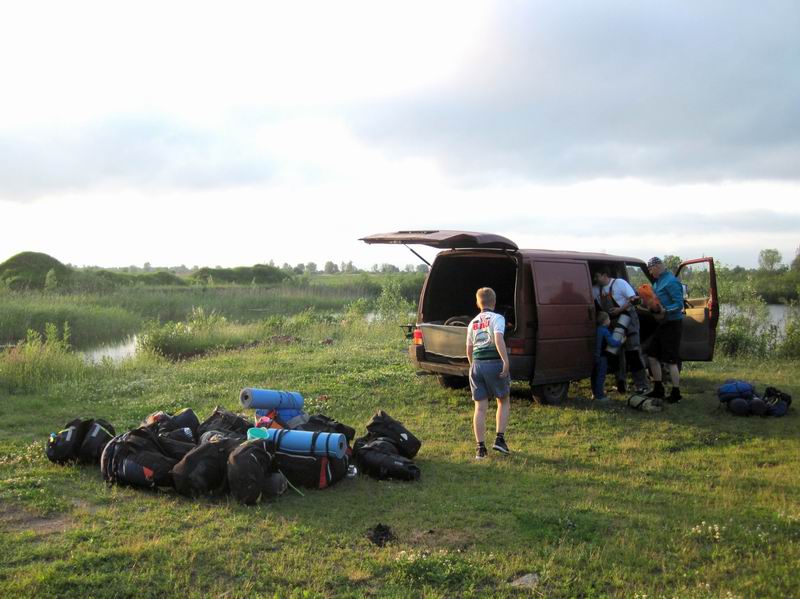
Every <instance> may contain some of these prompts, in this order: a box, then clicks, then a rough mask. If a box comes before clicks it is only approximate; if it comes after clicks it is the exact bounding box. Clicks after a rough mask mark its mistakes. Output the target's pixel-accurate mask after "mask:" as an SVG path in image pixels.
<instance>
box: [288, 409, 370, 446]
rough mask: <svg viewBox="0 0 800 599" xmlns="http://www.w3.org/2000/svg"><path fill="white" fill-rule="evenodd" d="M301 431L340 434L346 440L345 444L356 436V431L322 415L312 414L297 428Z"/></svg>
mask: <svg viewBox="0 0 800 599" xmlns="http://www.w3.org/2000/svg"><path fill="white" fill-rule="evenodd" d="M297 430H301V431H317V432H321V433H341V434H342V435H344V436H345V437H346V438H347V443H348V444H350V443H352V442H353V439H355V436H356V429H354V428H353V427H351V426H347V425H346V424H342V423H341V422H337V421H336V420H334V419H333V418H330V417H328V416H325V415H324V414H313V415H312V416H309V417H308V421H307V422H306V423H305V424H301V425H300V426H298V427H297Z"/></svg>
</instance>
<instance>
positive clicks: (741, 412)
mask: <svg viewBox="0 0 800 599" xmlns="http://www.w3.org/2000/svg"><path fill="white" fill-rule="evenodd" d="M717 397H718V398H719V401H720V405H721V406H725V407H726V408H727V409H728V411H729V412H731V413H732V414H736V415H737V416H750V415H753V416H785V415H786V413H787V412H788V411H789V406H790V405H792V396H791V395H789V394H788V393H784V392H783V391H780V390H779V389H776V388H775V387H767V388H766V389H765V390H764V393H763V394H761V395H759V394H757V393H756V388H755V386H753V384H752V383H749V382H747V381H742V380H738V379H729V380H727V381H725V382H724V383H723V384H722V385H720V386H719V388H718V389H717Z"/></svg>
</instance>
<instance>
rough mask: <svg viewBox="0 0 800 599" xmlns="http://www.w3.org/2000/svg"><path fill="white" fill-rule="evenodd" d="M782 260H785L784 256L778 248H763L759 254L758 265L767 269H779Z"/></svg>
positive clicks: (762, 268)
mask: <svg viewBox="0 0 800 599" xmlns="http://www.w3.org/2000/svg"><path fill="white" fill-rule="evenodd" d="M781 260H783V256H781V253H780V252H779V251H778V250H776V249H774V248H771V249H766V250H761V252H760V253H759V254H758V267H759V268H760V269H761V270H766V271H773V270H777V269H778V266H780V263H781Z"/></svg>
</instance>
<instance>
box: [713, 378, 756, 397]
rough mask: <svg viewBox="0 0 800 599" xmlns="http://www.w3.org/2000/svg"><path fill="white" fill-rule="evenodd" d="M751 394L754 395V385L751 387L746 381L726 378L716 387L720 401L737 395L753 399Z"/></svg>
mask: <svg viewBox="0 0 800 599" xmlns="http://www.w3.org/2000/svg"><path fill="white" fill-rule="evenodd" d="M753 395H755V387H753V385H752V383H748V382H747V381H740V380H737V379H728V380H727V381H725V382H724V383H723V384H722V385H720V386H719V387H717V397H718V398H719V400H720V402H722V403H727V402H729V401H730V400H732V399H736V398H737V397H741V398H742V399H746V400H751V399H753Z"/></svg>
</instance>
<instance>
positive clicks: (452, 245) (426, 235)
mask: <svg viewBox="0 0 800 599" xmlns="http://www.w3.org/2000/svg"><path fill="white" fill-rule="evenodd" d="M361 241H363V242H364V243H370V244H372V243H398V244H403V245H414V244H416V245H428V246H430V247H435V248H441V249H456V248H463V249H467V248H489V249H497V250H516V249H518V248H517V244H516V243H514V242H513V241H511V240H510V239H507V238H505V237H503V236H501V235H493V234H492V233H476V232H473V231H440V230H430V231H396V232H395V233H378V234H377V235H367V236H366V237H362V238H361Z"/></svg>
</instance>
